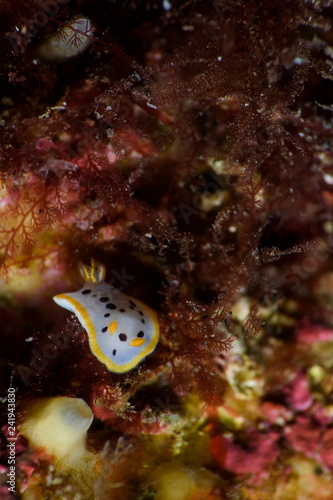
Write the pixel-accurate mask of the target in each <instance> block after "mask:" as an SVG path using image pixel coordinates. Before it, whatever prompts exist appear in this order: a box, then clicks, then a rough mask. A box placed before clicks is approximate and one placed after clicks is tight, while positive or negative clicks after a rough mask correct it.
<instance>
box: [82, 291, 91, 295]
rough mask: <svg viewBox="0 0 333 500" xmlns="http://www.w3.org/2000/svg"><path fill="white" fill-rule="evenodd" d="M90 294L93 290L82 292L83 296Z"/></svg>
mask: <svg viewBox="0 0 333 500" xmlns="http://www.w3.org/2000/svg"><path fill="white" fill-rule="evenodd" d="M88 293H91V290H82V295H87V294H88Z"/></svg>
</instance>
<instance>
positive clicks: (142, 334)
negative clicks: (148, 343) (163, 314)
mask: <svg viewBox="0 0 333 500" xmlns="http://www.w3.org/2000/svg"><path fill="white" fill-rule="evenodd" d="M143 336H144V333H143V331H142V330H141V332H139V333H138V334H137V337H140V339H142V337H143Z"/></svg>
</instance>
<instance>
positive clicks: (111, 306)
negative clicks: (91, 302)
mask: <svg viewBox="0 0 333 500" xmlns="http://www.w3.org/2000/svg"><path fill="white" fill-rule="evenodd" d="M106 307H107V309H116V306H115V304H112V302H110V303H109V304H106Z"/></svg>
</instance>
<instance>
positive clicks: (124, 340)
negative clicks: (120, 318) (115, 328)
mask: <svg viewBox="0 0 333 500" xmlns="http://www.w3.org/2000/svg"><path fill="white" fill-rule="evenodd" d="M119 340H121V341H122V342H126V340H127V335H126V333H119Z"/></svg>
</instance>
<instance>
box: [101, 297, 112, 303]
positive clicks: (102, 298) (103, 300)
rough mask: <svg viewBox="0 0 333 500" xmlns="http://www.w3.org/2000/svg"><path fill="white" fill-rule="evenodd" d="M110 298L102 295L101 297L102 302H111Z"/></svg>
mask: <svg viewBox="0 0 333 500" xmlns="http://www.w3.org/2000/svg"><path fill="white" fill-rule="evenodd" d="M109 300H110V299H109V297H101V298H100V299H99V301H100V302H109Z"/></svg>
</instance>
